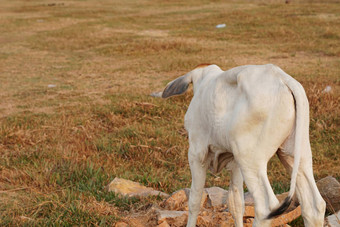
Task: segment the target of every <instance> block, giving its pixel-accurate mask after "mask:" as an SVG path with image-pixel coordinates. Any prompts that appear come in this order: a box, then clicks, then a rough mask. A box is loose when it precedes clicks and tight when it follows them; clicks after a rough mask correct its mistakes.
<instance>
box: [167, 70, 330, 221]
mask: <svg viewBox="0 0 340 227" xmlns="http://www.w3.org/2000/svg"><path fill="white" fill-rule="evenodd" d="M190 83H193V89H194V96H193V98H192V100H191V103H190V105H189V108H188V111H187V113H186V114H185V128H186V129H187V131H188V134H189V145H190V146H189V154H188V158H189V164H190V169H191V174H192V185H191V193H190V199H189V218H188V224H187V226H190V227H192V226H195V225H196V220H197V216H198V213H199V209H200V201H201V197H202V192H203V187H204V183H205V179H206V170H207V168H208V167H210V169H211V170H212V171H213V172H215V173H216V172H219V171H220V170H221V169H222V168H224V167H227V168H228V169H230V170H231V171H232V173H231V175H232V177H231V182H230V187H229V195H228V208H229V211H230V212H231V214H232V215H233V218H234V220H235V223H236V226H243V213H244V197H243V180H244V181H245V183H246V185H247V187H248V189H249V192H250V193H251V195H252V196H253V197H254V202H255V220H254V224H253V226H260V227H264V226H270V225H271V218H273V217H275V216H277V215H280V214H282V213H283V212H284V211H285V210H286V209H287V208H288V206H289V205H290V203H291V201H292V197H293V195H294V193H295V191H296V192H297V197H298V200H299V202H300V204H301V209H302V216H303V219H304V223H305V226H323V220H324V214H325V207H326V205H325V202H324V200H323V199H322V197H321V196H320V193H319V191H318V189H317V187H316V184H315V180H314V177H313V169H312V152H311V148H310V142H309V106H308V105H309V104H308V100H307V97H306V94H305V91H304V89H303V87H302V86H301V84H300V83H299V82H297V81H296V80H295V79H293V78H292V77H291V76H289V75H288V74H287V73H285V72H284V71H283V70H282V69H280V68H279V67H277V66H275V65H271V64H269V65H246V66H240V67H236V68H233V69H230V70H228V71H222V70H221V69H220V68H219V67H218V66H216V65H206V64H205V65H199V66H198V67H196V68H195V69H194V70H193V71H191V72H189V73H187V74H185V75H184V76H181V77H179V78H177V79H175V80H173V81H172V82H170V83H169V84H168V85H167V87H166V88H165V89H164V91H163V94H162V97H163V98H167V97H170V96H173V95H180V94H183V93H184V92H185V91H186V90H187V89H188V86H189V84H190ZM274 154H277V155H278V156H279V158H280V160H281V162H282V163H283V164H284V166H285V167H286V168H287V169H288V171H290V172H291V184H290V186H291V187H290V191H289V194H288V197H287V198H286V199H285V201H284V202H283V203H282V204H281V205H280V204H279V202H278V200H277V198H276V196H275V195H274V192H273V190H272V188H271V186H270V183H269V180H268V177H267V163H268V161H269V159H270V158H271V157H272V156H273V155H274Z"/></svg>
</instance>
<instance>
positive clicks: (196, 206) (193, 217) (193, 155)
mask: <svg viewBox="0 0 340 227" xmlns="http://www.w3.org/2000/svg"><path fill="white" fill-rule="evenodd" d="M204 152H206V150H204V149H200V150H197V149H196V150H195V151H192V150H191V149H189V155H188V156H189V157H188V158H189V165H190V170H191V176H192V182H191V190H190V196H189V217H188V223H187V227H195V226H196V222H197V216H198V213H199V211H200V204H201V200H202V193H203V188H204V183H205V179H206V170H207V164H206V162H207V161H206V160H205V158H203V159H202V155H203V154H204ZM203 156H204V155H203Z"/></svg>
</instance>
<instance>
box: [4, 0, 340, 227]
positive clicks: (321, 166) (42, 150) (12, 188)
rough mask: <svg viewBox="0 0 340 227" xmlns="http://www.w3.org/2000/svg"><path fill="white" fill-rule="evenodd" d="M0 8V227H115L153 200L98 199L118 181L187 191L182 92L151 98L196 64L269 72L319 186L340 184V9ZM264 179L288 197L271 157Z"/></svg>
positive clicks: (312, 5)
mask: <svg viewBox="0 0 340 227" xmlns="http://www.w3.org/2000/svg"><path fill="white" fill-rule="evenodd" d="M0 4H1V7H0V155H1V156H0V225H1V226H4V225H8V226H13V225H23V224H25V225H29V226H36V225H51V224H59V225H112V223H115V222H116V221H117V220H119V219H120V218H121V217H123V216H124V215H126V213H129V212H130V213H131V212H135V211H136V210H138V209H143V206H145V205H146V204H148V203H150V202H152V201H157V198H150V199H145V200H138V199H124V198H119V197H118V196H116V195H115V194H114V193H108V192H106V191H105V190H104V187H105V186H106V185H107V184H108V183H109V182H110V181H111V180H112V179H113V178H114V177H116V176H118V177H122V178H126V179H130V180H134V181H137V182H140V183H142V184H144V185H146V186H149V187H154V188H155V189H157V190H160V191H164V192H167V193H171V192H173V191H175V190H177V189H179V188H183V187H189V186H190V182H191V176H190V171H189V166H188V162H187V149H188V143H187V138H186V134H185V130H184V128H183V117H184V114H185V112H186V109H187V107H188V104H189V102H190V99H191V97H192V92H188V93H187V94H186V95H184V96H181V97H176V98H173V99H168V100H162V99H158V98H153V97H151V96H149V94H150V93H152V92H154V91H160V90H162V89H163V88H164V86H165V85H166V84H167V83H168V82H169V81H171V80H172V79H174V78H176V77H178V76H180V75H182V74H183V73H186V72H188V71H190V70H192V69H193V67H195V66H196V65H198V64H200V63H215V64H217V65H219V66H220V67H221V68H223V69H229V68H232V67H235V66H239V65H243V64H265V63H274V64H277V65H278V66H280V67H281V68H282V69H284V70H285V71H286V72H287V73H289V74H290V75H292V76H293V77H295V78H296V79H297V80H299V81H300V82H301V83H302V85H303V86H304V87H305V89H306V92H307V95H308V98H309V101H310V110H311V126H310V129H311V143H312V150H313V164H314V173H315V178H316V179H320V178H322V177H325V176H327V175H333V176H334V177H336V178H337V179H339V178H340V165H339V164H340V155H339V150H340V149H339V140H340V137H339V124H340V122H339V115H340V110H339V99H340V98H339V87H340V86H339V85H340V80H339V79H340V77H339V75H340V45H339V43H340V42H339V40H340V4H339V3H338V2H337V1H321V0H320V1H294V0H293V1H292V3H291V4H284V1H274V0H273V1H264V0H263V1H245V0H242V1H218V0H215V1H207V0H200V1H193V0H189V1H177V0H175V1H167V0H163V1H161V0H154V1H146V0H128V1H116V0H78V1H77V0H73V1H68V0H64V1H61V0H60V1H59V0H54V1H50V0H46V1H44V0H30V1H28V0H3V1H1V3H0ZM221 23H225V24H226V27H225V28H221V29H217V28H216V27H215V26H216V25H217V24H221ZM49 85H50V86H49ZM51 85H52V86H51ZM54 85H55V86H54ZM326 86H331V88H332V90H331V92H329V93H324V92H322V91H323V90H324V89H325V87H326ZM268 171H269V172H268V175H269V178H270V180H271V182H272V185H273V188H274V190H275V192H276V193H279V192H283V191H287V190H288V189H289V180H290V176H289V175H288V174H286V172H285V170H284V168H283V167H282V165H281V164H280V163H279V161H278V159H277V158H276V157H275V158H273V160H272V161H271V162H270V163H269V166H268ZM228 182H229V175H228V172H227V171H223V172H222V173H221V174H220V175H219V176H215V175H212V174H210V173H209V174H208V178H207V183H206V186H207V187H210V186H213V185H215V186H220V187H223V188H228ZM300 224H301V222H300ZM295 225H299V224H295Z"/></svg>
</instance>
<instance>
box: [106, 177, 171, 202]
mask: <svg viewBox="0 0 340 227" xmlns="http://www.w3.org/2000/svg"><path fill="white" fill-rule="evenodd" d="M107 190H108V191H109V192H114V193H116V194H119V195H123V196H128V197H147V196H161V197H168V196H169V195H168V194H166V193H164V192H160V191H157V190H154V189H153V188H148V187H145V186H144V185H141V184H139V183H136V182H133V181H130V180H125V179H121V178H118V177H116V178H115V179H113V181H112V182H111V183H110V184H109V185H108V186H107Z"/></svg>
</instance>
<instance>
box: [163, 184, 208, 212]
mask: <svg viewBox="0 0 340 227" xmlns="http://www.w3.org/2000/svg"><path fill="white" fill-rule="evenodd" d="M189 197H190V189H188V188H185V189H181V190H178V191H176V192H174V193H173V194H172V195H171V196H170V197H169V198H168V199H167V200H165V201H164V203H163V207H164V208H166V209H168V210H181V211H183V210H185V211H187V210H188V201H189ZM209 206H210V201H209V198H208V194H207V193H206V192H205V191H203V195H202V200H201V208H202V207H209Z"/></svg>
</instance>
